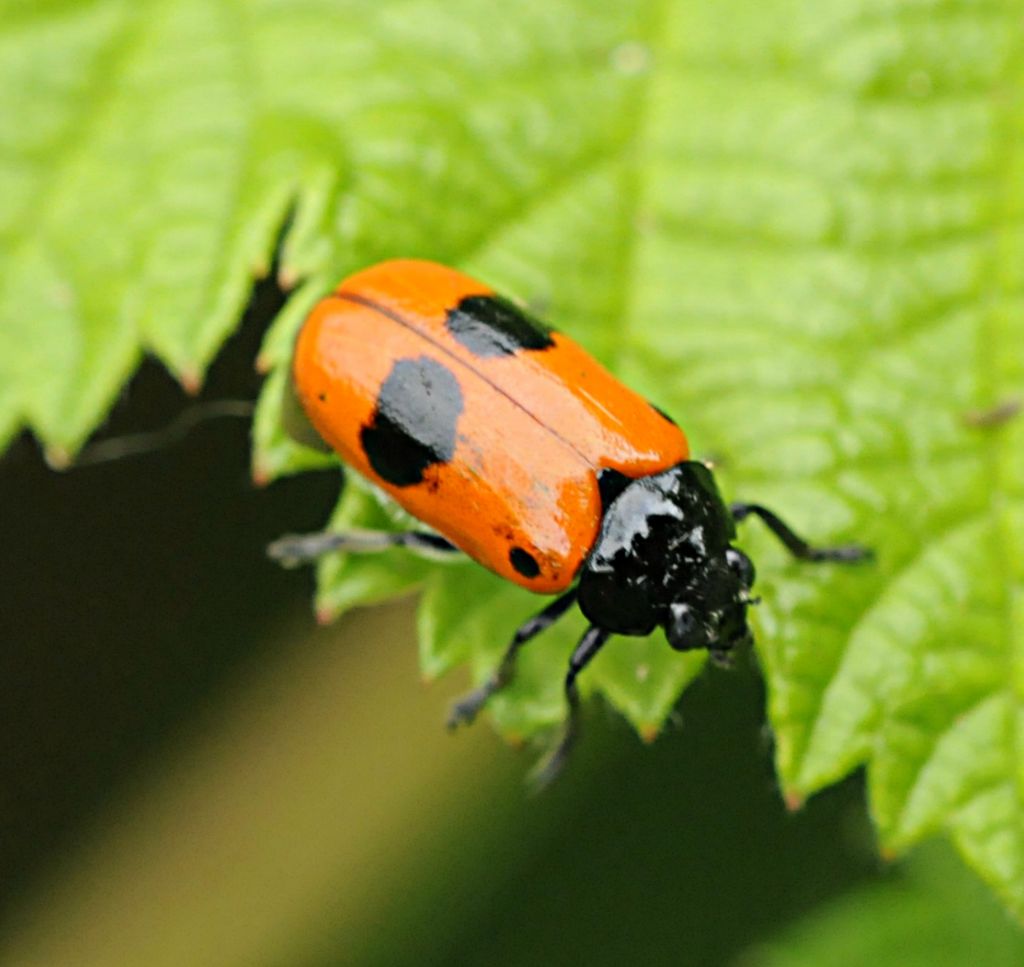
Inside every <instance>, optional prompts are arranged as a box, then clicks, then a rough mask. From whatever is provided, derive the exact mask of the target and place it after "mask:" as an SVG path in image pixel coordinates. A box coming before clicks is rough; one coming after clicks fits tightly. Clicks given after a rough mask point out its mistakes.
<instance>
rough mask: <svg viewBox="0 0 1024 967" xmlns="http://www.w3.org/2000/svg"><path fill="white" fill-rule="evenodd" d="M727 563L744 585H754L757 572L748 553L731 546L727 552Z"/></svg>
mask: <svg viewBox="0 0 1024 967" xmlns="http://www.w3.org/2000/svg"><path fill="white" fill-rule="evenodd" d="M725 563H726V564H728V565H729V570H731V571H732V573H733V574H735V575H736V577H737V578H739V582H740V584H742V585H743V587H745V588H751V587H753V585H754V578H755V576H756V573H757V572H756V571H755V570H754V565H753V562H752V561H751V560H750V558H749V557H747V555H746V554H744V553H743V551H738V550H736V548H735V547H730V548H729V550H727V551H726V552H725Z"/></svg>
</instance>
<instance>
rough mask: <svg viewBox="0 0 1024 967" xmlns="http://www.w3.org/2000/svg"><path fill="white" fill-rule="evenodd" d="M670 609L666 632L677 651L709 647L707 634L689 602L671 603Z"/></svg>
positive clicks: (669, 641)
mask: <svg viewBox="0 0 1024 967" xmlns="http://www.w3.org/2000/svg"><path fill="white" fill-rule="evenodd" d="M668 610H669V620H668V622H667V623H666V625H665V632H666V637H667V638H668V643H669V644H670V645H671V646H672V647H673V648H675V649H676V651H689V650H690V649H692V648H707V646H708V642H707V635H706V634H705V632H704V630H703V628H701V626H700V622H698V621H697V618H696V616H695V615H694V613H693V609H692V608H691V607H690V606H689V605H688V604H671V605H669V609H668Z"/></svg>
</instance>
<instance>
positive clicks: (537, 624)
mask: <svg viewBox="0 0 1024 967" xmlns="http://www.w3.org/2000/svg"><path fill="white" fill-rule="evenodd" d="M575 601H576V589H575V588H573V589H572V590H571V591H567V592H566V593H565V594H563V595H562V596H561V597H558V598H555V600H554V601H552V602H551V604H549V605H548V606H547V607H546V608H544V610H543V611H538V612H537V614H535V615H534V616H533V617H532V618H528V619H527V620H526V621H524V622H523V623H522V624H521V625H520V626H519V627H518V628H517V629H516V633H515V634H514V635H513V636H512V641H511V642H510V643H509V646H508V648H506V649H505V654H504V655H503V656H502V659H501V663H500V664H499V665H498V667H497V668H496V669H495V670H494V672H493V673H492V675H491V676H490V678H488V679H487V681H485V682H484V683H483V684H482V685H481V686H480V687H479V688H475V689H473V691H471V692H470V693H469V694H468V695H466V696H465V697H463V698H461V699H460V700H459V701H457V702H456V703H455V705H453V706H452V710H451V714H450V715H449V716H448V728H450V729H454V728H457V727H458V726H459V725H461V724H462V723H463V722H465V723H466V724H467V725H468V724H469V723H471V722H472V721H473V719H475V718H476V716H477V713H479V711H480V709H482V708H483V707H484V705H485V704H486V703H487V700H488V699H489V698H490V697H491V696H492V695H493V694H494V693H495V692H497V691H500V690H501V689H503V688H504V687H505V686H506V685H507V684H508V683H509V682H510V681H512V676H513V675H514V674H515V667H516V657H517V656H518V654H519V649H520V648H522V647H523V645H525V644H526V643H527V642H528V641H530V640H531V639H533V638H536V637H537V635H539V634H540V633H541V632H542V631H544V630H545V629H547V628H550V627H551V625H553V624H554V623H555V622H556V621H557V620H558V619H559V618H561V617H562V615H563V614H565V612H566V611H568V610H569V608H571V607H572V605H573V603H574V602H575Z"/></svg>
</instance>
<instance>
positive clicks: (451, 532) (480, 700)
mask: <svg viewBox="0 0 1024 967" xmlns="http://www.w3.org/2000/svg"><path fill="white" fill-rule="evenodd" d="M292 380H293V389H294V392H295V394H296V396H297V399H298V402H299V403H300V404H301V408H302V410H303V411H304V413H305V416H306V417H307V418H308V420H309V422H310V423H311V424H312V426H313V428H314V429H315V430H316V431H317V433H318V434H319V436H320V437H321V438H322V439H323V441H325V442H326V444H327V445H329V446H330V448H331V449H333V450H334V451H336V452H337V453H338V454H339V455H340V456H341V458H342V459H343V460H344V461H345V463H346V464H348V465H349V466H350V467H352V468H354V469H355V470H356V471H358V472H359V473H360V474H362V475H363V476H364V477H366V478H367V479H368V480H370V481H371V482H372V483H373V484H375V485H376V486H377V487H379V488H380V489H381V490H383V491H384V492H385V493H387V494H388V495H389V496H390V497H391V498H393V499H394V500H395V501H396V502H397V503H398V504H399V505H400V506H401V507H403V508H404V509H405V510H406V511H408V512H409V513H410V514H411V515H412V516H413V517H415V518H417V519H418V520H420V521H422V522H423V523H424V524H426V525H427V526H428V527H429V528H430V529H429V530H423V531H420V530H414V531H408V532H402V533H391V532H368V531H353V532H347V533H324V534H310V535H290V536H287V537H283V538H281V539H280V540H278V541H276V542H274V544H272V545H271V547H270V549H269V553H270V554H271V556H272V557H273V558H275V559H277V560H279V561H281V562H284V563H288V564H297V563H300V562H304V561H310V560H313V559H315V558H317V557H319V556H321V555H322V554H325V553H329V552H331V551H350V552H367V551H376V550H382V549H384V548H387V547H396V546H397V547H407V548H412V549H414V550H418V551H421V552H424V553H427V554H453V553H464V554H467V555H468V556H469V557H471V558H473V559H474V560H476V561H478V562H479V563H480V564H482V565H483V566H484V567H487V568H489V569H490V570H491V571H493V572H495V573H496V574H498V575H500V576H501V577H503V578H505V579H506V580H509V581H512V582H514V583H515V584H518V585H520V586H521V587H524V588H527V589H529V590H530V591H534V592H536V593H538V594H545V595H557V597H555V598H554V600H553V601H551V602H550V603H548V604H547V605H546V606H545V607H543V608H542V609H541V610H540V611H538V612H537V614H535V615H534V616H533V617H531V618H530V619H529V620H528V621H526V622H525V623H523V624H522V626H521V627H519V628H518V629H517V630H516V631H515V633H514V634H513V635H512V638H511V641H510V642H509V644H508V647H507V649H506V651H505V654H504V657H503V659H502V660H501V662H500V663H499V665H498V667H497V668H496V669H495V670H494V672H493V673H492V674H491V676H490V677H489V678H488V679H487V680H486V681H485V682H484V683H483V684H482V685H481V686H480V687H479V688H477V689H476V690H474V691H473V692H471V693H470V694H468V695H467V696H466V697H465V698H463V699H462V700H461V701H459V702H458V703H457V704H456V705H455V706H454V708H453V710H452V714H451V717H450V720H449V724H450V725H451V726H453V727H454V726H457V725H459V724H461V723H469V722H472V721H473V719H474V718H475V717H476V715H477V713H478V712H479V711H480V709H481V708H482V707H483V706H484V705H485V704H486V702H487V700H488V699H489V698H490V697H491V696H492V695H494V694H495V692H497V691H499V690H500V689H501V688H503V687H505V686H506V685H507V684H508V683H509V682H510V681H511V679H512V676H513V673H514V669H515V662H516V656H517V654H518V652H519V650H520V649H521V648H522V647H523V645H525V644H526V643H527V642H529V641H530V640H531V639H533V638H534V637H536V636H537V635H538V634H540V633H541V632H542V631H544V630H545V629H546V628H548V627H549V626H550V625H551V624H552V623H553V622H555V621H556V620H558V618H560V617H561V616H562V615H564V614H565V613H566V612H567V611H568V610H569V609H570V608H571V607H572V606H573V605H577V606H578V607H579V609H580V610H581V611H582V613H583V615H584V617H585V618H586V619H587V622H588V626H587V630H586V631H585V633H584V634H583V636H582V638H581V639H580V641H579V644H578V645H577V646H576V648H575V650H574V651H573V652H572V654H571V656H570V658H569V663H568V669H567V671H566V675H565V680H564V692H565V698H566V702H567V705H568V714H567V716H566V719H565V723H564V725H563V727H562V731H561V735H560V737H559V738H558V740H557V741H556V743H555V744H554V745H553V746H552V749H551V751H550V752H549V754H548V756H547V758H546V760H545V762H544V763H543V764H542V766H541V768H540V771H539V774H540V778H541V779H542V780H544V779H547V778H550V777H551V776H553V775H555V774H556V773H557V772H558V771H559V769H560V768H561V766H562V764H563V763H564V761H565V759H566V756H567V754H568V752H569V749H570V748H571V746H572V744H573V742H574V739H575V737H576V735H577V730H578V719H579V704H580V699H579V692H578V688H577V683H576V681H577V677H578V676H579V674H580V673H581V672H582V671H583V669H584V668H586V666H587V664H588V663H589V662H590V661H591V660H592V659H593V658H594V656H595V655H596V654H597V653H598V651H600V649H601V648H602V647H603V646H604V644H605V643H606V642H607V640H608V639H609V637H611V636H612V635H648V634H650V633H651V632H652V631H654V630H655V629H656V628H658V627H661V628H663V629H664V631H665V635H666V637H667V639H668V643H669V645H671V647H672V648H674V649H677V650H679V651H689V650H693V649H705V650H707V651H708V652H710V654H711V656H712V657H713V658H715V659H718V660H719V661H725V660H727V659H728V656H729V655H730V654H731V653H732V652H734V651H735V650H736V649H737V648H740V647H742V646H746V645H748V644H749V643H750V642H751V633H750V629H749V628H748V625H747V607H748V606H749V605H750V604H751V603H752V601H754V600H755V599H754V598H753V597H752V595H751V588H752V586H753V583H754V576H755V572H754V566H753V564H752V563H751V561H750V559H749V558H748V557H747V556H746V555H745V554H744V553H743V551H741V550H739V549H738V548H736V547H734V546H733V541H734V540H735V538H736V526H735V525H736V523H737V522H739V521H741V520H743V519H744V518H746V517H749V516H755V517H758V518H760V519H761V520H762V521H763V522H764V524H765V525H767V527H768V529H769V530H770V531H771V532H772V533H773V534H775V536H776V537H777V538H778V539H779V540H780V541H781V542H782V543H783V545H785V547H786V548H787V549H788V550H789V551H790V552H791V553H792V554H793V555H794V556H795V557H796V558H798V559H800V560H804V561H847V562H852V561H859V560H862V559H864V558H865V557H867V556H868V554H869V552H868V551H867V550H866V549H865V548H863V547H861V546H859V545H856V544H849V545H843V546H839V547H828V548H822V547H814V546H812V545H810V544H808V543H807V542H806V541H804V540H803V539H802V538H800V537H799V536H797V534H796V533H795V532H794V531H793V530H792V529H791V528H790V527H789V526H788V525H787V524H785V523H784V522H783V521H782V520H781V519H780V518H779V517H778V516H777V515H776V514H774V513H773V512H772V511H770V510H768V509H767V508H765V507H763V506H761V505H759V504H750V503H737V504H732V505H731V506H729V505H727V504H726V503H725V501H724V500H723V499H722V497H721V495H720V493H719V491H718V488H717V487H716V485H715V481H714V478H713V476H712V473H711V471H710V469H709V468H708V467H707V466H706V465H705V464H704V463H702V462H700V461H697V460H693V459H691V458H690V450H689V445H688V443H687V439H686V436H685V434H684V433H683V431H682V430H681V429H680V428H679V426H678V425H677V424H676V423H675V422H674V421H673V420H672V419H671V418H670V417H669V416H668V415H667V414H665V413H663V412H662V411H661V410H659V409H658V408H657V407H655V406H654V405H653V404H651V403H649V402H648V401H647V400H646V399H644V398H643V397H642V396H640V395H639V394H637V393H635V392H634V391H633V390H631V389H629V388H628V387H626V386H625V385H623V384H622V383H621V382H620V381H619V380H617V379H616V378H615V377H614V376H613V375H612V374H611V373H609V372H608V371H607V370H606V369H605V368H604V367H602V366H601V365H600V364H599V363H598V362H597V361H596V360H594V359H593V357H591V356H590V355H588V354H587V353H586V352H585V351H584V350H583V349H582V348H581V347H580V346H579V345H577V344H576V343H575V342H573V341H572V340H571V339H570V338H568V337H567V336H565V335H564V334H563V333H561V332H557V331H555V330H554V329H552V328H551V327H549V326H547V325H545V324H544V323H542V322H540V321H539V320H538V319H535V318H533V317H532V316H531V315H530V314H529V313H528V312H526V311H524V310H523V309H522V308H520V307H519V306H518V305H516V304H515V303H513V302H512V301H510V300H508V299H506V298H504V297H502V296H500V295H498V294H497V293H496V292H495V291H494V290H493V289H491V288H490V287H489V286H487V285H485V284H484V283H482V282H479V281H477V280H476V279H473V278H471V277H469V276H468V275H465V274H463V273H461V272H458V271H456V270H455V269H451V268H448V267H446V266H443V265H439V264H436V263H433V262H427V261H418V260H408V259H403V260H394V261H388V262H383V263H380V264H377V265H374V266H371V267H370V268H367V269H364V270H363V271H361V272H358V273H356V274H355V275H352V276H350V277H349V278H347V279H346V280H344V281H343V282H342V283H341V284H340V285H339V286H338V287H337V288H336V289H335V290H334V291H333V292H332V293H331V294H330V295H328V296H326V297H325V298H324V299H323V300H321V301H320V302H319V303H318V304H317V305H316V306H315V307H314V308H313V310H312V311H311V312H310V314H309V316H308V317H307V318H306V320H305V322H304V323H303V325H302V327H301V329H300V331H299V333H298V337H297V339H296V343H295V350H294V356H293V361H292Z"/></svg>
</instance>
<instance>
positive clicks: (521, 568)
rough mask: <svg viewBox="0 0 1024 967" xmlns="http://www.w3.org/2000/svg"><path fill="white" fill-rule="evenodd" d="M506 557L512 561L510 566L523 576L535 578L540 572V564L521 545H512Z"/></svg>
mask: <svg viewBox="0 0 1024 967" xmlns="http://www.w3.org/2000/svg"><path fill="white" fill-rule="evenodd" d="M508 559H509V560H510V561H511V562H512V567H514V568H515V569H516V570H517V571H518V572H519V573H520V574H521V575H522V576H523V577H524V578H535V577H536V576H537V575H538V574H540V565H539V564H538V563H537V559H536V558H535V557H534V556H533V555H532V554H531V553H530V552H529V551H524V550H523V549H522V548H521V547H513V548H512V550H511V552H510V553H509V555H508Z"/></svg>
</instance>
